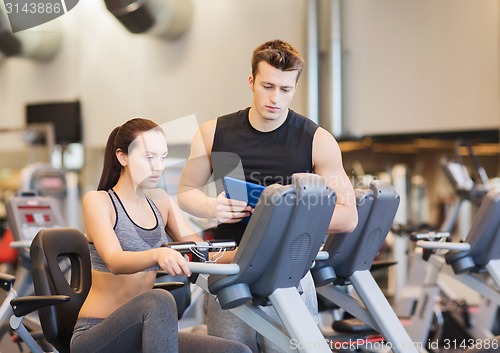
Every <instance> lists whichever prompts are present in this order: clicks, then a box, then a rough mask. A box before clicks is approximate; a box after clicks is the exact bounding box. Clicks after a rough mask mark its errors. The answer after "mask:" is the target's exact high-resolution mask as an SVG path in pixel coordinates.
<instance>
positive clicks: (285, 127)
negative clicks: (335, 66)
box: [177, 40, 357, 352]
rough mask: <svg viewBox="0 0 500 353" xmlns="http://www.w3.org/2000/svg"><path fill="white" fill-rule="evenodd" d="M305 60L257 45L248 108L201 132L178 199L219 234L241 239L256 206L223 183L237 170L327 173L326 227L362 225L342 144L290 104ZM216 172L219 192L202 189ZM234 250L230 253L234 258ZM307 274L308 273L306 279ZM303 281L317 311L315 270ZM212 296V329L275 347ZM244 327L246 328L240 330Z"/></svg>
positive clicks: (254, 174)
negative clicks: (331, 193) (333, 200)
mask: <svg viewBox="0 0 500 353" xmlns="http://www.w3.org/2000/svg"><path fill="white" fill-rule="evenodd" d="M303 66H304V60H303V59H302V57H301V55H300V54H299V52H298V51H297V50H296V49H295V48H294V47H292V46H291V45H290V44H288V43H286V42H283V41H281V40H272V41H269V42H266V43H264V44H262V45H260V46H258V47H257V48H256V49H255V50H254V52H253V56H252V73H251V75H250V76H249V78H248V84H249V87H250V89H251V90H252V92H253V99H252V105H251V107H250V108H246V109H244V110H241V111H238V112H235V113H232V114H228V115H225V116H222V117H219V118H217V119H214V120H210V121H207V122H206V123H204V124H202V125H201V126H200V129H199V130H198V132H197V133H196V135H195V137H194V139H193V142H192V146H191V154H190V157H189V160H188V162H187V163H186V166H185V168H184V170H183V173H182V176H181V181H180V185H179V194H178V195H177V198H178V201H179V205H180V206H181V208H183V209H184V210H185V211H187V212H189V213H191V214H193V215H195V216H198V217H213V218H217V220H218V222H219V225H218V226H217V230H216V233H215V237H216V238H218V239H235V240H236V241H239V240H241V237H242V235H243V232H244V230H245V227H246V224H245V223H244V222H241V221H242V219H243V218H245V217H247V216H248V215H250V214H251V212H252V211H253V210H252V208H251V207H250V206H248V205H247V204H246V202H243V201H238V200H230V199H227V198H226V197H225V193H224V191H223V190H222V188H221V183H220V182H219V181H220V180H221V178H223V177H224V176H226V175H229V174H231V175H233V176H238V175H235V173H236V174H238V166H240V167H242V174H243V175H240V177H244V178H245V180H246V181H249V182H254V183H258V184H261V185H266V186H267V185H270V184H273V183H280V184H288V183H289V182H290V180H291V175H292V174H293V173H299V172H310V173H315V174H318V175H321V176H323V177H324V178H325V180H326V182H327V185H328V186H330V187H331V188H332V190H335V192H336V195H337V204H336V207H335V210H334V214H333V216H332V220H331V222H330V226H329V229H328V232H329V233H338V232H350V231H352V230H353V229H354V228H355V226H356V224H357V210H356V204H355V197H354V191H353V188H352V185H351V183H350V180H349V178H348V177H347V175H346V173H345V171H344V169H343V165H342V157H341V152H340V148H339V146H338V144H337V142H336V140H335V139H334V137H333V136H332V135H331V134H330V133H329V132H327V131H326V130H325V129H323V128H321V127H318V125H317V124H315V123H314V122H313V121H311V120H310V119H308V118H306V117H304V116H301V115H299V114H297V113H295V112H294V111H292V110H291V109H290V108H289V107H290V104H291V102H292V99H293V96H294V95H295V91H296V87H297V83H298V80H299V77H300V74H301V72H302V68H303ZM212 173H213V174H214V179H215V181H216V182H217V183H218V187H217V189H218V190H217V192H218V196H217V197H210V196H208V195H207V194H206V193H205V192H204V190H203V188H204V187H205V185H206V184H207V182H208V180H209V179H210V177H211V175H212ZM233 256H234V252H233V253H229V254H226V256H225V257H224V261H225V262H230V261H231V260H232V257H233ZM306 277H307V278H306ZM306 277H304V279H303V280H302V281H301V286H302V289H303V291H304V294H303V296H302V297H303V300H304V301H305V302H306V305H308V307H309V309H310V310H311V312H312V314H313V315H316V314H317V302H316V296H315V291H314V284H313V283H312V279H311V277H310V275H309V274H308V276H306ZM217 306H218V305H217V303H215V302H214V301H211V300H209V303H208V309H207V310H208V312H207V320H208V322H207V325H208V331H209V334H214V335H218V336H222V337H231V338H232V339H236V340H239V341H242V342H243V343H246V344H247V345H249V347H250V348H251V349H252V351H254V352H257V351H259V349H260V350H265V351H270V350H271V349H274V348H272V347H271V345H268V343H264V345H265V347H263V346H262V344H263V342H264V341H262V340H260V341H259V340H258V339H257V341H256V340H255V339H252V338H251V337H250V336H251V335H252V334H250V333H248V332H249V331H248V330H250V328H249V327H248V326H246V327H245V325H244V324H243V325H241V326H240V325H239V323H237V320H239V319H237V318H236V317H235V316H233V317H231V315H232V313H230V312H227V313H222V310H220V307H219V311H217V312H216V313H215V312H214V311H216V310H217ZM241 331H245V332H247V335H243V333H242V332H241Z"/></svg>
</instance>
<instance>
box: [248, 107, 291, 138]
mask: <svg viewBox="0 0 500 353" xmlns="http://www.w3.org/2000/svg"><path fill="white" fill-rule="evenodd" d="M289 111H290V110H289V109H287V111H286V114H283V116H281V117H280V118H279V119H276V120H268V119H264V118H263V117H262V116H261V115H260V114H259V113H258V111H257V109H254V108H253V107H251V108H250V110H249V112H248V120H249V121H250V125H252V127H253V128H254V129H255V130H258V131H261V132H270V131H273V130H276V129H277V128H279V127H280V126H281V125H283V123H284V122H285V120H286V118H287V116H288V113H289Z"/></svg>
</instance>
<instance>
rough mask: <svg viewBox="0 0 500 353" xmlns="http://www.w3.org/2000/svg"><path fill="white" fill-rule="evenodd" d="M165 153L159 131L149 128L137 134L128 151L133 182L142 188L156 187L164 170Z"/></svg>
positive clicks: (164, 144) (163, 139)
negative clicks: (149, 129)
mask: <svg viewBox="0 0 500 353" xmlns="http://www.w3.org/2000/svg"><path fill="white" fill-rule="evenodd" d="M167 153H168V150H167V143H166V140H165V136H164V135H163V134H162V133H161V132H159V131H155V130H151V131H147V132H144V133H142V134H140V135H139V136H137V137H136V139H135V140H134V141H133V142H132V144H131V145H130V150H129V153H128V164H129V168H130V174H131V177H132V180H133V182H134V184H135V185H140V186H142V187H144V188H155V187H157V185H158V183H159V181H160V178H161V176H162V174H163V171H164V170H165V163H166V158H167Z"/></svg>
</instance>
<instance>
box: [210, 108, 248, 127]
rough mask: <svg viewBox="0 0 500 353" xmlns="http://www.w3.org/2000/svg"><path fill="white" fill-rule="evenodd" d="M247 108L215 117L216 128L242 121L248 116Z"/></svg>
mask: <svg viewBox="0 0 500 353" xmlns="http://www.w3.org/2000/svg"><path fill="white" fill-rule="evenodd" d="M248 110H249V108H245V109H242V110H238V111H235V112H232V113H229V114H225V115H222V116H220V117H218V118H216V119H215V121H216V125H217V129H221V128H226V127H231V126H233V125H236V124H241V123H244V122H245V121H246V118H247V117H248Z"/></svg>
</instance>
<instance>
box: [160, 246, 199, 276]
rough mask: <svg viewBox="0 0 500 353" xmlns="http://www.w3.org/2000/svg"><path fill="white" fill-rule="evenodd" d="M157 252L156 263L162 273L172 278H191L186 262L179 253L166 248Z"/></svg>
mask: <svg viewBox="0 0 500 353" xmlns="http://www.w3.org/2000/svg"><path fill="white" fill-rule="evenodd" d="M157 251H158V252H157V255H156V261H157V262H158V265H159V266H160V267H161V269H162V270H163V271H165V272H167V273H168V274H169V275H172V276H182V275H186V276H188V277H189V276H191V271H190V270H189V267H188V265H187V261H186V259H185V258H184V256H182V254H181V253H180V252H178V251H176V250H173V249H170V248H166V247H162V248H158V249H157Z"/></svg>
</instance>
